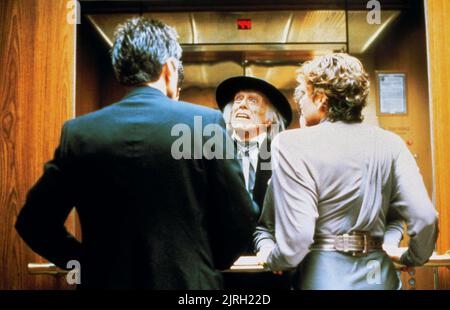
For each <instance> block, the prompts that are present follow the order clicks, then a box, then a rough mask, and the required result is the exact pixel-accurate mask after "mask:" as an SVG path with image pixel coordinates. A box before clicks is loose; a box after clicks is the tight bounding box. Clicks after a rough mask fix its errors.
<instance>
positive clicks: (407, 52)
mask: <svg viewBox="0 0 450 310" xmlns="http://www.w3.org/2000/svg"><path fill="white" fill-rule="evenodd" d="M371 54H373V57H374V66H373V71H372V72H371V75H372V79H371V82H372V83H373V86H372V87H371V91H374V92H376V91H377V87H376V83H377V80H376V72H377V71H398V72H404V73H406V90H407V93H406V96H407V98H406V100H407V109H408V111H407V114H406V115H378V122H379V125H380V127H382V128H384V129H386V130H389V131H392V132H395V133H396V134H398V135H399V136H400V137H401V138H402V139H403V140H404V141H405V143H407V142H409V143H410V144H409V145H408V147H409V150H410V151H411V153H412V154H413V155H414V156H415V157H416V161H417V164H418V166H419V168H420V172H421V174H422V177H423V179H424V183H425V186H426V188H427V191H428V194H429V196H430V198H431V197H432V193H433V174H432V162H431V156H432V154H431V139H430V132H431V131H430V130H431V129H430V112H429V100H428V98H429V97H428V76H427V54H426V29H425V16H424V14H423V7H421V6H420V5H418V6H415V7H414V8H412V9H410V10H405V11H403V12H402V14H401V16H400V17H399V20H397V21H396V23H395V24H394V25H393V27H392V29H389V32H387V33H386V34H385V35H383V36H382V37H381V38H380V40H379V41H378V42H376V44H375V46H374V47H373V50H372V51H371ZM377 104H378V103H377ZM405 236H406V232H405ZM407 241H408V238H407V237H406V238H405V240H404V241H403V242H402V246H407ZM412 278H413V279H414V280H415V285H413V286H412V287H415V288H416V289H433V288H434V270H433V269H431V268H416V270H415V273H414V275H408V274H407V273H405V272H404V273H402V281H403V285H404V288H405V289H409V288H411V285H410V284H409V283H408V282H409V280H410V279H412Z"/></svg>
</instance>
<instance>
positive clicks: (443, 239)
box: [425, 0, 450, 289]
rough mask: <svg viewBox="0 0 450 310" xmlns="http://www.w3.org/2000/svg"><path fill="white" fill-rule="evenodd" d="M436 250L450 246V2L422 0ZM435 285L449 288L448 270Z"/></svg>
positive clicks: (443, 250) (442, 249) (443, 249)
mask: <svg viewBox="0 0 450 310" xmlns="http://www.w3.org/2000/svg"><path fill="white" fill-rule="evenodd" d="M425 3H426V14H427V40H428V60H429V64H428V68H429V75H430V92H431V95H430V101H431V110H432V135H433V151H434V186H435V203H436V208H437V209H438V211H439V229H440V235H439V239H438V244H437V250H438V252H439V253H445V252H446V251H449V250H450V103H449V100H450V99H449V98H450V86H449V83H450V82H449V81H450V54H449V46H450V38H449V35H448V31H449V29H450V2H449V1H448V0H425ZM439 288H446V289H450V270H448V269H445V268H441V269H440V270H439Z"/></svg>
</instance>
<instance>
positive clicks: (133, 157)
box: [16, 18, 256, 289]
mask: <svg viewBox="0 0 450 310" xmlns="http://www.w3.org/2000/svg"><path fill="white" fill-rule="evenodd" d="M180 58H181V47H180V45H179V43H178V41H177V35H176V32H175V30H174V29H173V28H171V27H169V26H167V25H164V24H162V23H161V22H158V21H154V20H148V19H145V18H135V19H131V20H128V21H127V22H126V23H125V24H124V25H121V26H120V27H119V28H118V30H117V31H116V38H115V43H114V46H113V49H112V63H113V67H114V70H115V73H116V76H117V78H118V80H119V81H120V82H121V83H122V84H124V85H126V86H133V90H131V91H130V92H129V93H128V94H127V95H126V96H125V97H124V98H123V99H122V100H121V101H119V102H118V103H115V104H113V105H111V106H109V107H106V108H104V109H102V110H99V111H96V112H94V113H91V114H87V115H85V116H82V117H79V118H76V119H74V120H71V121H68V122H67V123H66V124H65V125H64V127H63V130H62V134H61V142H60V145H59V147H58V148H57V150H56V151H55V155H54V158H53V160H51V161H50V162H48V163H47V164H46V165H45V171H44V174H43V176H42V177H41V178H40V179H39V181H38V182H37V183H36V184H35V185H34V187H33V188H32V189H31V190H30V192H29V194H28V197H27V200H26V203H25V206H24V207H23V209H22V210H21V212H20V214H19V216H18V219H17V223H16V228H17V230H18V232H19V234H20V235H21V237H22V238H23V239H24V240H25V241H26V242H27V243H28V244H29V246H30V247H31V248H32V249H33V250H34V251H36V252H37V253H38V254H40V255H42V256H43V257H45V258H47V259H48V260H49V261H51V262H53V263H55V264H56V265H58V266H60V267H62V268H66V267H67V263H68V262H69V261H72V260H76V261H79V262H80V264H81V287H82V288H151V289H220V288H222V277H221V274H220V272H219V271H217V270H218V269H219V270H221V269H227V268H229V267H230V265H232V263H233V262H234V261H235V260H236V258H237V257H238V256H239V254H240V253H241V252H242V250H243V249H245V248H246V247H247V246H248V244H249V243H251V239H252V233H253V232H254V229H255V224H256V215H255V210H254V206H253V203H252V201H251V199H250V197H249V195H248V193H247V192H246V190H245V187H244V180H243V177H242V173H241V169H240V166H239V162H238V161H237V160H236V159H234V158H233V157H232V156H231V157H232V158H233V159H220V158H221V156H216V157H213V158H212V157H211V156H209V155H211V154H210V152H214V154H216V155H217V154H219V155H223V158H230V156H226V155H229V154H228V153H227V152H229V150H228V149H227V148H225V146H224V144H221V143H217V144H215V145H214V149H212V148H211V150H208V149H207V148H206V147H203V146H204V145H205V143H204V141H203V139H200V140H199V139H198V138H197V136H198V135H196V134H198V133H196V132H194V131H195V130H198V129H199V130H203V127H205V126H213V127H214V126H215V127H214V128H215V130H216V131H215V132H216V134H219V135H220V136H219V138H218V140H216V141H222V142H224V143H226V142H227V139H228V141H229V137H228V136H227V133H226V131H225V128H224V126H225V124H224V122H223V118H222V115H221V114H220V113H219V112H217V111H214V110H211V109H207V108H203V107H200V106H195V105H192V104H189V103H180V102H178V101H176V100H174V99H177V98H178V91H179V87H178V85H177V84H178V81H179V72H182V71H181V61H180V60H179V59H180ZM199 122H200V123H201V124H202V125H203V126H202V127H200V128H199V126H198V124H199ZM194 125H195V126H194ZM180 132H182V133H183V134H184V136H180ZM200 134H201V133H200ZM186 135H187V136H186ZM180 139H184V140H183V141H187V143H185V144H183V145H182V146H183V147H178V146H180V144H179V143H178V142H179V141H180ZM198 150H200V154H199V152H198ZM202 151H203V152H202ZM205 152H206V153H205ZM73 207H75V208H76V209H77V211H78V213H79V216H80V222H81V229H82V235H83V241H82V242H79V241H77V240H76V239H75V238H74V237H73V236H72V235H70V234H69V233H68V232H67V231H66V229H65V227H64V222H65V219H66V218H67V215H68V214H69V212H70V211H71V209H72V208H73Z"/></svg>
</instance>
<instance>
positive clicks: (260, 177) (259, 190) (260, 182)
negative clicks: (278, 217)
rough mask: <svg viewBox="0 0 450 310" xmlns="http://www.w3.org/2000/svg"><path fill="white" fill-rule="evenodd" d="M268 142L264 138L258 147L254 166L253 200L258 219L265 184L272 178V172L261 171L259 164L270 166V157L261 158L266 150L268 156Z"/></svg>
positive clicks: (262, 202)
mask: <svg viewBox="0 0 450 310" xmlns="http://www.w3.org/2000/svg"><path fill="white" fill-rule="evenodd" d="M270 142H271V141H270V140H269V139H268V138H266V139H265V140H264V141H263V143H262V144H261V146H260V152H259V156H258V164H257V166H256V175H255V186H254V188H253V200H254V201H255V202H256V203H257V204H258V207H259V212H258V217H259V215H261V211H262V207H263V204H264V197H265V195H266V191H267V182H269V179H270V177H271V176H272V170H270V169H269V170H268V169H261V164H262V163H266V164H270V159H271V157H270V156H262V153H263V151H261V150H267V152H268V154H270V152H271V149H270Z"/></svg>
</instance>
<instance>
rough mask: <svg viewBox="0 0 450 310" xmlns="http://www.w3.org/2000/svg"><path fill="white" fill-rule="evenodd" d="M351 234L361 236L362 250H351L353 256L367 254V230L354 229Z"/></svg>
mask: <svg viewBox="0 0 450 310" xmlns="http://www.w3.org/2000/svg"><path fill="white" fill-rule="evenodd" d="M350 235H351V236H361V237H362V238H363V249H362V251H352V256H353V257H362V256H367V255H369V232H367V231H354V232H352V233H351V234H350Z"/></svg>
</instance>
